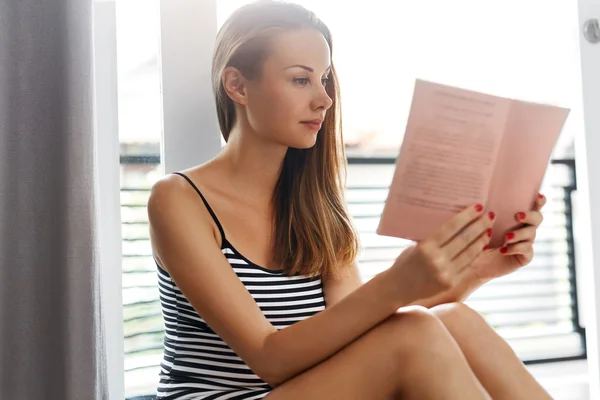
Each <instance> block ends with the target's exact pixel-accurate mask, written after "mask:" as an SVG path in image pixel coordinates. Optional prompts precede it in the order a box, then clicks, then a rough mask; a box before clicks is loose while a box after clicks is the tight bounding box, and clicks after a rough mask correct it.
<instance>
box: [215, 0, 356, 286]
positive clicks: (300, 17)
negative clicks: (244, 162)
mask: <svg viewBox="0 0 600 400" xmlns="http://www.w3.org/2000/svg"><path fill="white" fill-rule="evenodd" d="M307 28H309V29H317V30H318V31H319V32H321V34H322V35H323V37H324V38H325V40H326V41H327V43H328V44H329V48H330V51H331V49H332V41H331V33H330V31H329V29H328V28H327V26H326V25H325V24H324V23H323V22H322V21H321V20H320V19H319V18H318V17H317V16H316V15H315V14H314V13H313V12H311V11H309V10H307V9H305V8H304V7H302V6H300V5H297V4H293V3H285V2H281V1H273V0H266V1H265V0H261V1H256V2H254V3H251V4H248V5H245V6H243V7H241V8H239V9H237V10H236V11H235V12H234V13H233V14H232V15H231V16H230V17H229V18H228V19H227V21H226V22H225V23H224V24H223V26H222V27H221V29H220V30H219V32H218V34H217V39H216V44H215V51H214V56H213V64H212V84H213V91H214V95H215V101H216V106H217V114H218V119H219V127H220V129H221V133H222V135H223V138H224V139H225V141H227V140H228V139H229V133H230V131H231V129H232V127H233V125H234V123H235V119H236V115H235V107H234V103H233V101H232V100H231V98H229V96H228V95H227V93H226V92H225V89H224V87H223V84H222V81H221V75H222V73H223V70H224V69H225V68H226V67H229V66H232V67H235V68H237V69H238V70H239V71H240V72H241V73H242V74H243V75H244V77H245V78H247V79H250V80H253V79H256V78H258V77H260V74H261V71H262V66H263V64H264V62H265V61H266V59H267V58H268V56H269V51H270V49H269V41H268V40H269V38H270V37H272V36H273V35H276V34H278V33H281V32H286V31H293V30H300V29H307ZM326 90H327V93H328V95H329V97H331V99H332V100H333V104H332V106H331V108H330V109H329V110H328V112H327V114H326V117H325V120H324V121H323V125H322V128H321V131H320V132H319V134H318V135H317V141H316V144H315V145H314V146H313V147H312V148H310V149H295V148H289V149H288V151H287V153H286V156H285V158H284V161H283V167H282V171H281V175H280V176H279V180H278V182H277V185H276V187H275V190H274V193H273V197H272V201H273V205H274V238H275V243H274V246H275V247H274V261H275V262H276V263H277V264H278V265H281V266H282V268H283V269H284V270H285V272H286V273H287V274H289V275H295V274H302V275H308V276H313V275H318V274H322V275H326V274H330V275H332V276H335V277H339V276H340V272H342V270H343V269H344V267H346V266H348V265H350V264H352V263H353V262H354V261H355V260H356V257H357V255H358V251H359V247H360V246H359V242H358V234H357V231H356V229H355V227H354V226H353V224H352V220H351V218H350V215H349V212H348V210H347V208H346V202H345V199H344V186H345V177H346V158H345V154H344V148H343V145H342V143H343V140H342V127H341V116H340V102H339V85H338V80H337V75H336V73H335V68H334V67H333V64H332V69H331V74H330V77H329V81H328V83H327V89H326Z"/></svg>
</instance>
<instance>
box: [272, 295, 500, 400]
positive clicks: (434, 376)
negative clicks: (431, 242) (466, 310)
mask: <svg viewBox="0 0 600 400" xmlns="http://www.w3.org/2000/svg"><path fill="white" fill-rule="evenodd" d="M400 396H401V397H400ZM390 398H402V399H419V400H428V399H432V400H433V399H444V400H446V399H448V400H451V399H460V400H475V399H477V400H480V399H486V400H487V399H490V397H489V395H488V394H487V393H486V391H485V389H484V388H483V386H482V385H481V383H479V381H478V380H477V378H476V377H475V375H474V374H473V371H471V369H470V368H469V365H468V363H467V360H466V359H465V357H464V356H463V354H462V353H461V351H460V348H459V347H458V345H457V344H456V342H455V341H454V339H453V338H452V336H451V335H450V334H449V333H448V331H447V330H446V328H444V326H443V324H442V323H441V322H440V320H439V319H438V318H436V317H435V316H433V314H432V313H430V312H429V311H427V310H426V309H423V308H420V307H410V308H405V309H403V310H401V311H400V312H398V313H397V314H396V315H394V316H392V317H390V318H388V319H387V320H386V321H385V322H383V323H382V324H380V325H378V326H376V327H375V328H373V329H372V330H371V331H369V332H367V333H366V334H365V335H363V336H362V337H360V338H358V339H357V340H356V341H355V342H353V343H351V344H350V345H348V346H347V347H346V348H344V349H343V350H341V351H340V352H338V353H336V354H334V355H333V356H331V357H330V358H329V359H327V360H325V361H323V362H322V363H320V364H318V365H316V366H315V367H313V368H311V369H309V370H308V371H305V372H304V373H302V374H300V375H298V376H296V377H294V378H292V379H290V380H288V381H287V382H284V383H283V384H281V385H280V386H278V387H276V388H275V389H273V391H272V392H271V393H270V394H269V395H268V396H267V397H266V399H267V400H296V399H303V400H304V399H311V400H320V399H323V400H336V399H343V400H364V399H369V400H383V399H390Z"/></svg>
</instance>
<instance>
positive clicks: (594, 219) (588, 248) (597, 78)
mask: <svg viewBox="0 0 600 400" xmlns="http://www.w3.org/2000/svg"><path fill="white" fill-rule="evenodd" d="M590 18H596V19H600V0H579V20H580V21H579V22H580V27H583V24H584V22H585V21H586V20H588V19H590ZM580 37H581V68H582V89H583V109H584V121H585V132H582V133H581V134H580V135H579V136H577V137H576V140H575V149H576V153H575V156H576V162H577V180H578V191H579V199H580V200H581V201H579V206H580V209H579V213H580V215H581V216H582V218H583V219H584V220H587V221H589V223H588V224H587V225H583V224H580V225H579V226H578V231H577V232H576V233H575V234H576V235H577V236H578V237H579V240H580V243H581V245H582V246H581V250H582V251H580V253H579V254H578V255H579V259H578V260H577V262H578V263H579V264H580V265H581V271H583V279H581V280H580V282H584V283H585V284H584V286H583V287H582V289H583V290H584V291H585V293H586V296H585V297H584V301H585V305H584V307H583V309H584V310H585V311H586V315H585V323H586V333H587V346H588V365H589V373H590V395H591V398H593V399H599V398H600V365H599V360H600V353H599V347H598V342H599V341H600V335H599V332H598V321H599V320H600V307H599V305H600V273H599V271H600V173H599V170H600V157H599V155H600V112H599V111H600V44H591V43H589V42H588V41H587V40H585V38H583V35H580ZM586 217H589V218H586Z"/></svg>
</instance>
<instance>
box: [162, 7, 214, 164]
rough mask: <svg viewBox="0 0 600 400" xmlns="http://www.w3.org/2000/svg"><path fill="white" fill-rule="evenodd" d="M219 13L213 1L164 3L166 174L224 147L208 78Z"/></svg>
mask: <svg viewBox="0 0 600 400" xmlns="http://www.w3.org/2000/svg"><path fill="white" fill-rule="evenodd" d="M216 15H217V6H216V2H215V1H214V0H161V2H160V41H161V43H160V74H161V77H162V93H163V126H164V131H163V139H166V140H163V146H162V161H163V166H164V171H165V174H169V173H171V172H174V171H178V170H181V169H184V168H189V167H191V166H194V165H197V164H199V163H202V162H205V161H207V160H209V159H210V158H212V157H214V155H215V154H217V152H218V151H219V149H220V148H221V140H220V133H219V129H218V122H217V116H216V112H215V106H214V101H213V98H212V88H211V85H210V79H209V77H210V68H211V60H212V52H213V47H214V40H215V36H216V33H217V17H216Z"/></svg>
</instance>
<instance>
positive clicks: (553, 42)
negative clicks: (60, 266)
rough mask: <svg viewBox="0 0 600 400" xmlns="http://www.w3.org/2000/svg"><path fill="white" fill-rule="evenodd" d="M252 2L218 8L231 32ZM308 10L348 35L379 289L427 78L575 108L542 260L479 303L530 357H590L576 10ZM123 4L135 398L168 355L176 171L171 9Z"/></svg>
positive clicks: (337, 57) (471, 3)
mask: <svg viewBox="0 0 600 400" xmlns="http://www.w3.org/2000/svg"><path fill="white" fill-rule="evenodd" d="M247 2H248V1H245V0H217V15H216V18H217V27H220V26H221V25H222V23H223V22H224V21H225V19H226V18H227V17H228V16H229V15H230V13H231V12H232V11H233V10H235V9H236V8H237V7H239V6H241V5H242V4H244V3H247ZM297 2H298V3H300V4H303V5H305V6H306V7H308V8H310V9H312V10H314V11H315V12H316V13H317V14H318V15H319V16H320V17H321V18H322V19H323V20H324V21H325V22H326V23H327V24H328V25H329V27H330V29H331V30H332V32H333V34H334V41H335V47H334V55H333V57H334V62H335V63H336V68H337V70H338V73H339V76H340V83H341V88H342V98H343V103H342V104H343V110H342V111H343V118H344V121H343V122H344V136H345V139H346V150H347V155H348V158H349V162H350V167H349V171H348V178H349V181H348V192H347V195H348V196H347V197H348V202H349V206H350V210H351V212H352V214H353V215H354V217H355V220H356V223H357V225H358V228H359V230H360V232H361V237H362V242H363V245H364V249H363V251H362V255H361V259H360V265H361V273H362V275H363V278H364V279H366V280H368V279H370V278H371V277H372V276H373V275H374V274H376V273H378V272H380V271H382V270H383V269H385V268H387V267H389V265H391V261H392V260H393V258H395V256H396V255H397V254H398V252H399V251H400V250H401V248H402V247H403V246H404V245H406V242H405V241H402V240H398V239H392V238H383V237H379V236H377V235H376V234H375V233H374V231H375V226H376V224H377V221H378V218H379V214H380V213H381V209H382V206H383V201H384V200H385V196H386V194H387V185H389V182H390V180H391V176H392V173H393V168H394V157H395V156H396V154H397V152H398V148H399V145H400V143H401V141H402V134H403V131H404V125H405V122H406V117H407V115H408V110H409V106H410V101H411V95H412V85H413V82H414V80H415V78H423V79H428V80H433V81H437V82H439V83H445V84H450V85H456V86H461V87H465V88H467V89H473V90H479V91H485V92H489V93H492V94H497V95H502V96H509V97H516V98H520V99H524V100H532V101H542V102H550V103H553V104H557V105H562V106H567V107H570V108H571V109H572V112H571V115H570V117H569V120H568V123H567V126H566V127H565V130H564V132H563V134H562V136H561V139H560V141H559V144H558V146H557V148H556V151H555V154H554V156H553V158H554V161H553V164H552V166H551V167H550V168H549V170H548V174H547V176H546V180H545V182H544V193H545V194H547V195H548V197H549V199H550V203H549V205H548V206H547V208H546V210H545V213H546V214H545V215H546V221H545V223H544V225H543V228H542V230H541V231H540V235H539V239H538V241H537V242H536V258H535V259H534V262H532V264H531V265H530V266H529V267H527V268H526V269H523V270H522V271H519V272H517V273H515V274H512V275H510V276H508V277H506V278H503V279H500V280H498V281H497V282H493V283H491V284H489V285H487V286H485V287H484V288H482V289H481V290H480V291H478V292H477V293H476V294H475V295H473V296H472V297H471V298H470V304H471V305H472V306H473V307H474V308H476V309H478V310H479V311H481V312H482V313H483V314H484V315H485V316H486V318H487V319H488V322H489V323H490V324H492V325H493V326H494V327H495V328H496V329H497V331H498V332H499V333H500V334H501V335H503V336H504V337H505V338H507V339H508V340H509V342H510V343H511V345H512V346H513V347H514V348H515V350H516V351H517V353H518V354H519V355H520V356H521V358H522V359H524V360H540V359H551V358H560V357H566V358H569V357H581V356H583V355H584V354H585V350H584V347H583V345H582V343H583V342H582V337H583V329H582V328H581V326H580V322H579V316H578V307H577V299H576V292H575V290H576V281H575V276H574V271H575V268H574V267H575V266H574V262H575V258H574V238H573V230H572V226H571V224H572V204H571V194H572V192H573V191H574V190H575V189H576V184H575V179H574V162H573V157H574V154H573V145H572V142H573V137H574V134H575V132H577V131H580V130H582V129H583V119H582V111H581V98H582V96H581V84H580V65H579V42H578V31H577V29H578V28H577V6H576V4H575V3H572V2H547V1H543V0H505V1H496V2H481V1H477V0H457V1H453V2H448V1H444V0H423V1H418V2H417V1H413V2H389V1H386V0H371V1H369V2H368V3H365V2H346V3H344V5H343V7H344V9H343V14H341V13H340V7H341V3H339V2H338V1H335V0H320V1H317V0H297ZM117 3H118V15H117V22H118V41H119V43H118V48H119V54H118V56H119V102H120V104H119V111H120V117H119V129H120V137H121V164H122V169H121V171H122V176H121V179H122V187H121V195H122V198H121V199H122V220H123V254H124V258H123V302H124V326H125V338H124V340H125V352H126V356H125V370H126V378H125V384H126V396H127V397H131V396H134V395H141V394H151V393H154V392H155V389H156V384H157V382H158V364H159V363H160V359H161V351H162V337H163V336H162V317H161V315H160V305H159V302H158V290H157V288H156V267H155V265H154V263H153V260H152V258H151V256H150V244H149V241H148V237H147V235H148V233H147V217H146V210H145V204H146V201H147V195H148V189H149V188H150V187H151V185H152V183H153V182H154V181H155V180H156V179H157V177H159V176H162V175H163V174H164V171H163V168H162V166H161V160H160V149H161V145H162V144H161V136H162V121H161V118H160V116H161V109H160V101H161V90H160V79H159V69H158V59H159V58H160V57H159V41H158V36H159V29H160V27H159V25H160V24H159V14H160V12H159V1H158V0H150V1H148V0H119V1H118V2H117ZM467 10H468V11H467ZM211 111H212V110H211ZM164 140H165V141H169V137H168V135H167V136H166V137H165V139H164ZM575 239H576V238H575Z"/></svg>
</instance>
